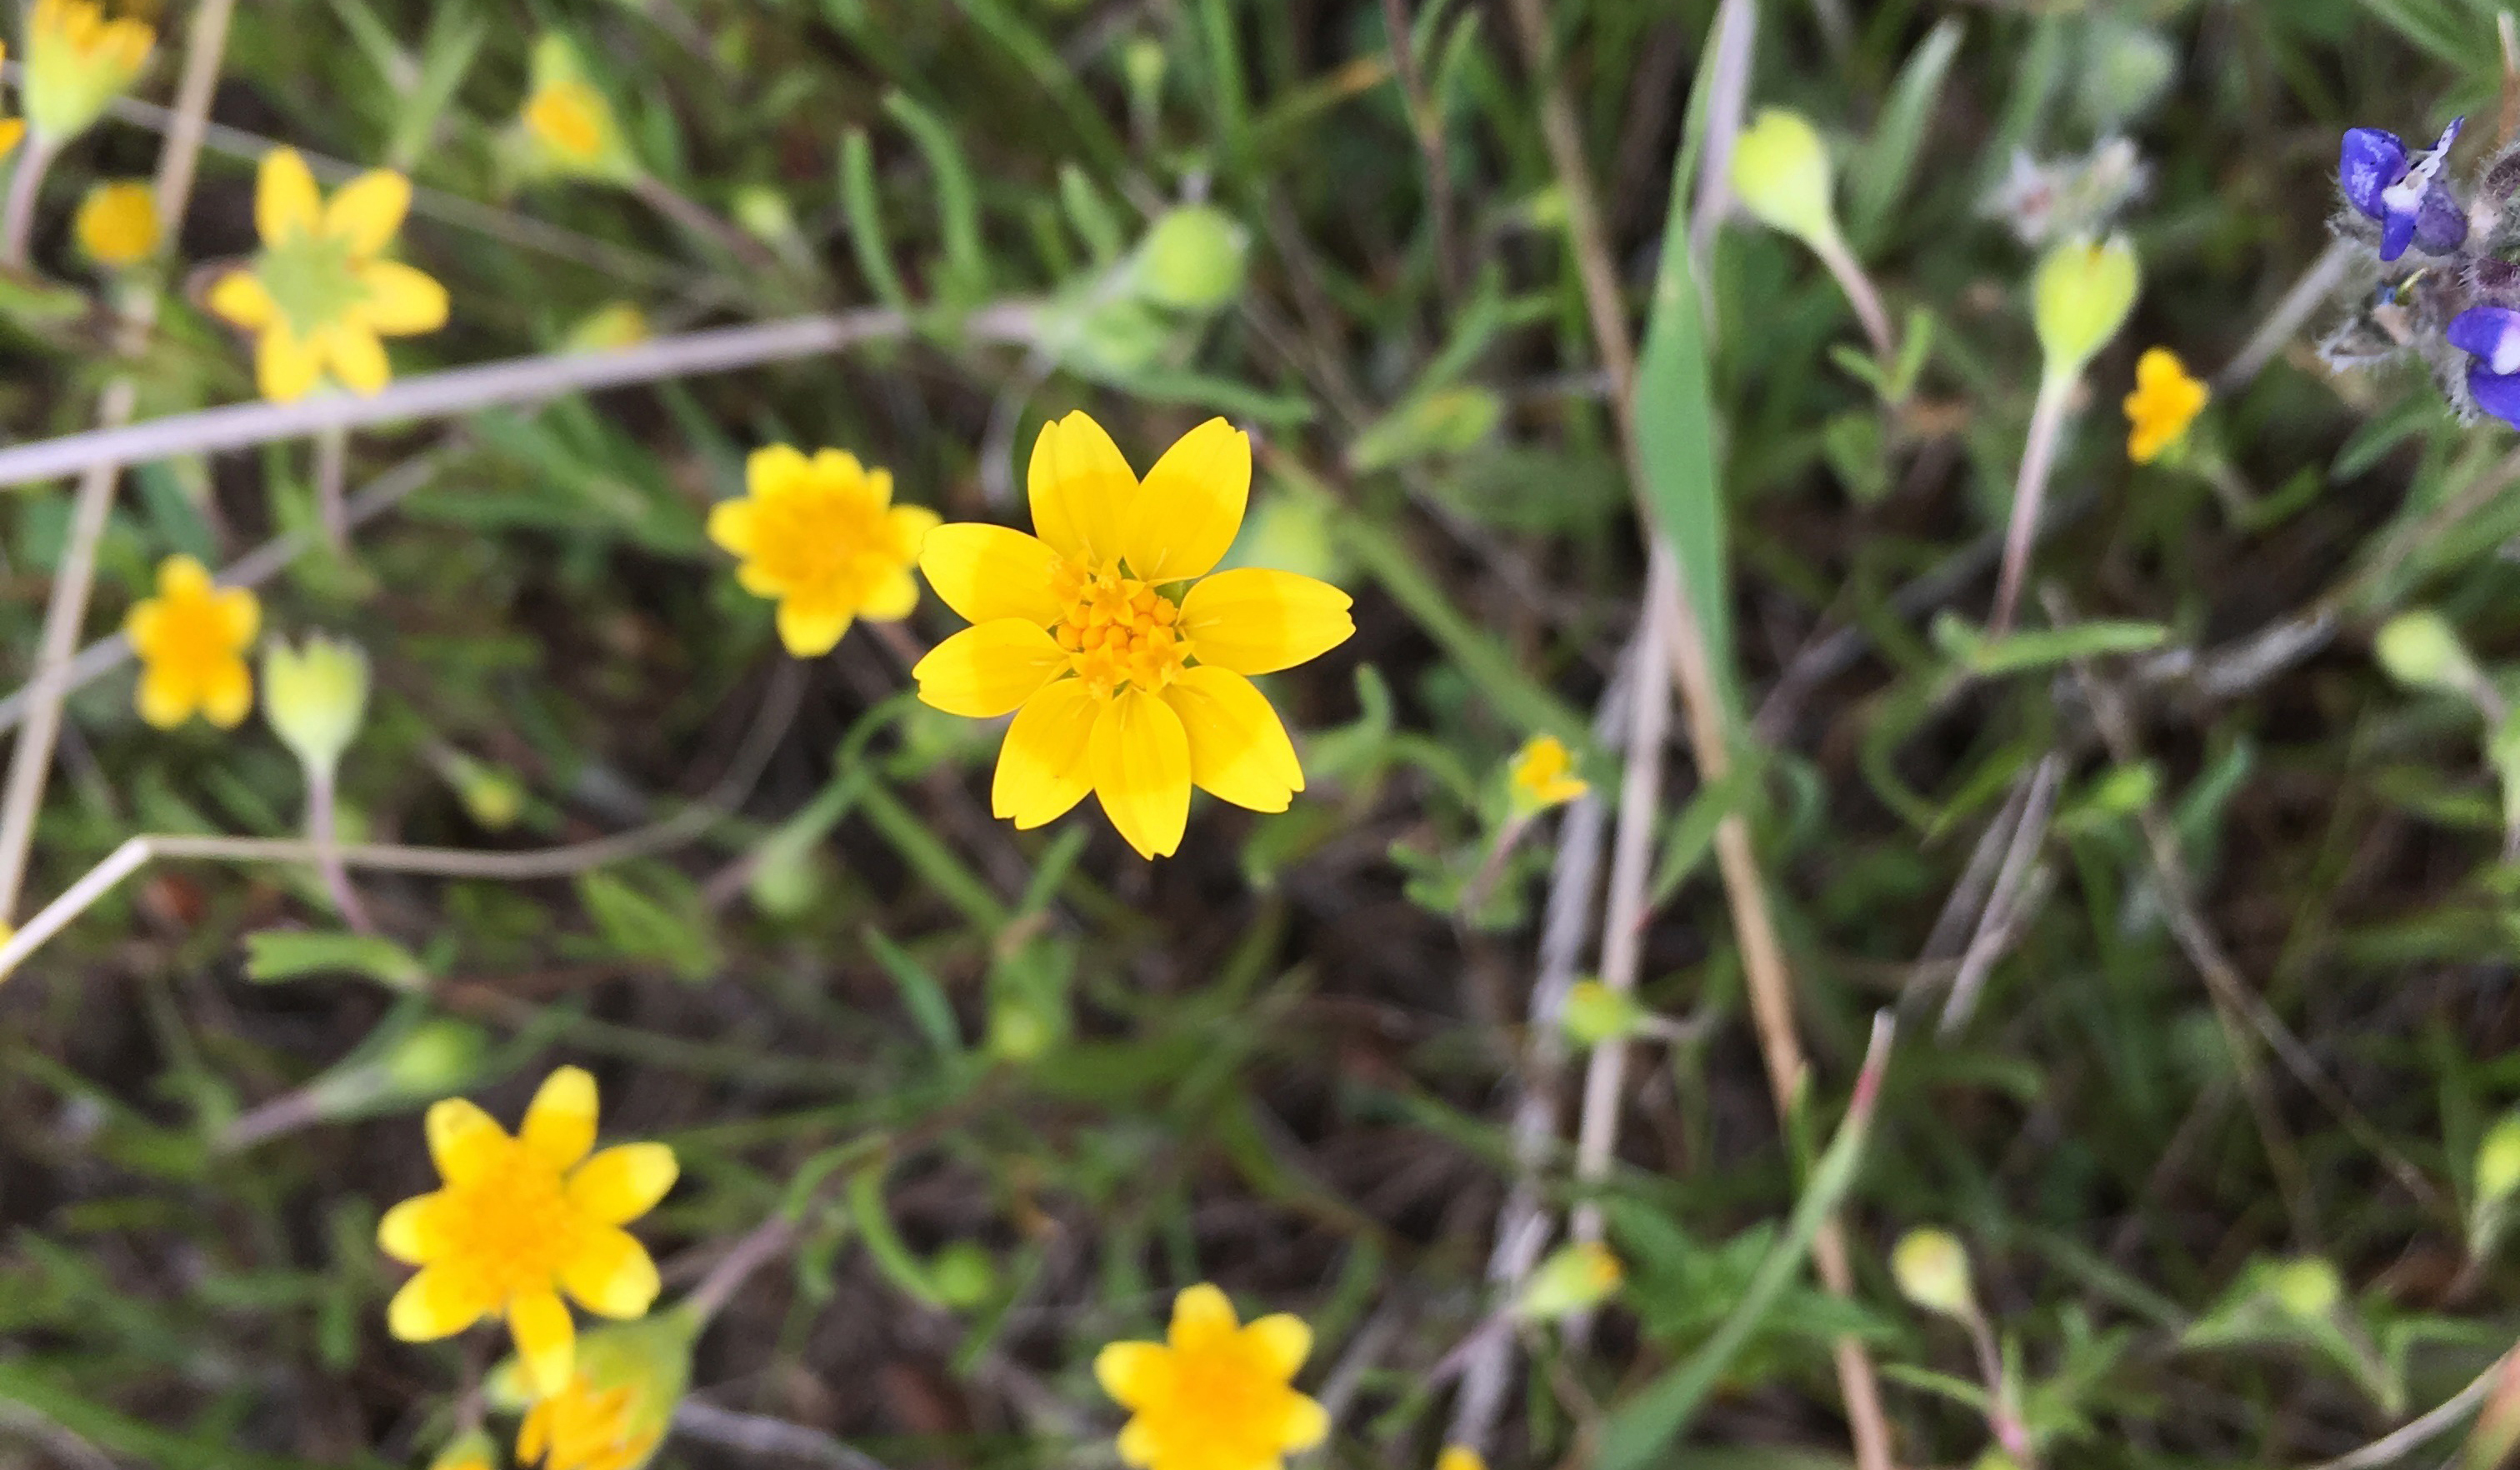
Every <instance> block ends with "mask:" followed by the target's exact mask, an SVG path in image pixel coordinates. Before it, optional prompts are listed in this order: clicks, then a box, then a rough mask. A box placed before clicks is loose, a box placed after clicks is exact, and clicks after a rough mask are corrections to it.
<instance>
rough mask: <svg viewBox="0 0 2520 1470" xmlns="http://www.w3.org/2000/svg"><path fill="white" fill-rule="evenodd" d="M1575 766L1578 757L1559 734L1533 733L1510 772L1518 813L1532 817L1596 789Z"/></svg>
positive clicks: (1515, 813)
mask: <svg viewBox="0 0 2520 1470" xmlns="http://www.w3.org/2000/svg"><path fill="white" fill-rule="evenodd" d="M1574 769H1575V757H1574V756H1573V755H1571V754H1569V753H1568V751H1567V749H1566V742H1565V741H1563V740H1560V739H1559V738H1557V736H1555V735H1533V736H1532V737H1531V738H1530V739H1528V740H1525V741H1524V742H1523V745H1522V749H1521V750H1519V751H1517V752H1515V754H1514V758H1513V767H1512V769H1511V771H1510V772H1509V773H1508V775H1509V777H1510V780H1511V797H1512V803H1513V811H1514V815H1516V816H1518V817H1529V816H1532V815H1535V814H1537V813H1540V812H1546V811H1548V810H1549V809H1550V808H1551V807H1560V806H1564V805H1565V804H1566V803H1568V802H1570V801H1573V800H1574V799H1575V798H1576V797H1578V796H1581V795H1583V794H1584V793H1585V792H1587V791H1590V790H1592V789H1593V784H1592V782H1590V781H1588V780H1584V779H1583V778H1582V777H1580V776H1577V775H1575V774H1574Z"/></svg>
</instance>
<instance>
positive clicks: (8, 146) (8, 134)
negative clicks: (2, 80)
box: [0, 45, 26, 157]
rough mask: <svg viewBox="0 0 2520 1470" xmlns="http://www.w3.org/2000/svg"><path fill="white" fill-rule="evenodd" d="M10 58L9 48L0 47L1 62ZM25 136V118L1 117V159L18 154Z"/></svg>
mask: <svg viewBox="0 0 2520 1470" xmlns="http://www.w3.org/2000/svg"><path fill="white" fill-rule="evenodd" d="M8 56H9V48H8V47H7V46H5V45H0V61H5V60H7V59H8ZM25 136H26V119H25V118H23V117H0V157H7V156H9V155H10V154H12V153H14V152H16V151H17V148H18V142H19V140H20V139H22V138H23V137H25Z"/></svg>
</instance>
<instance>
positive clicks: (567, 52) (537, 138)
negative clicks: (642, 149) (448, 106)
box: [514, 33, 641, 184]
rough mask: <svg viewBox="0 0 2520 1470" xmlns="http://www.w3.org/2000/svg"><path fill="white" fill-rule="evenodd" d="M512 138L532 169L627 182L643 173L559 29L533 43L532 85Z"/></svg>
mask: <svg viewBox="0 0 2520 1470" xmlns="http://www.w3.org/2000/svg"><path fill="white" fill-rule="evenodd" d="M514 136H515V137H516V138H517V150H518V152H519V154H520V155H521V156H522V158H523V160H524V162H525V166H526V167H527V168H528V170H530V171H531V172H534V173H538V174H551V175H558V176H561V177H565V178H581V179H595V180H600V181H602V182H605V183H611V184H627V183H630V182H632V181H633V180H635V179H637V178H638V177H639V174H640V172H641V169H640V167H639V160H638V159H637V157H635V156H633V155H632V154H631V152H630V143H629V139H628V137H627V136H626V135H625V134H624V133H623V132H622V129H621V121H620V119H619V118H618V117H616V116H615V115H614V114H613V111H612V104H611V102H610V101H609V100H608V99H607V98H606V97H605V95H604V94H603V93H602V92H600V91H597V90H596V88H595V85H594V84H593V83H592V82H590V81H589V80H587V76H586V67H585V65H584V64H583V63H582V62H580V61H579V59H578V55H577V51H576V49H575V48H574V47H572V46H570V45H569V43H568V38H567V37H565V36H562V35H559V34H556V33H555V34H549V35H545V36H543V37H542V38H541V39H540V40H538V41H536V42H535V43H534V56H533V87H532V90H531V91H529V92H528V93H526V95H525V102H524V107H523V108H522V110H521V111H519V112H518V113H517V129H516V132H515V134H514Z"/></svg>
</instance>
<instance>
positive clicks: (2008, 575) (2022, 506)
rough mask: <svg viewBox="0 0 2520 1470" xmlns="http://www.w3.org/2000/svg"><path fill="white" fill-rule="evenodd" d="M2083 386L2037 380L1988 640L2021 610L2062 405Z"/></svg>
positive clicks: (2057, 378)
mask: <svg viewBox="0 0 2520 1470" xmlns="http://www.w3.org/2000/svg"><path fill="white" fill-rule="evenodd" d="M2081 381H2082V375H2081V374H2079V373H2049V374H2048V375H2047V376H2046V377H2044V378H2042V379H2040V380H2039V402H2038V404H2037V406H2036V407H2034V408H2033V409H2032V410H2031V411H2030V434H2029V437H2028V439H2027V440H2026V442H2024V443H2023V445H2022V448H2021V478H2020V479H2019V480H2017V481H2016V482H2015V483H2014V484H2013V487H2012V519H2011V521H2010V522H2009V523H2008V524H2007V525H2006V526H2005V527H2004V532H2003V571H2002V572H2001V573H1999V574H1998V576H1997V578H1996V583H1995V611H1994V612H1993V613H1992V614H1990V615H1989V616H1988V618H1987V620H1986V632H1987V636H1988V637H1989V638H2002V637H2003V635H2005V634H2006V633H2009V632H2011V631H2012V616H2013V613H2014V612H2016V611H2017V610H2018V609H2019V608H2020V605H2021V585H2022V581H2023V579H2024V578H2025V577H2027V576H2028V575H2029V571H2030V552H2031V548H2032V547H2033V546H2034V545H2035V544H2036V543H2037V542H2038V540H2039V510H2040V506H2041V504H2042V503H2043V502H2045V501H2046V500H2047V498H2048V475H2049V473H2050V472H2051V471H2053V469H2054V468H2055V465H2056V441H2057V440H2058V439H2059V438H2061V437H2063V435H2064V431H2065V406H2066V404H2067V403H2068V402H2069V401H2071V400H2072V398H2073V396H2074V389H2075V387H2076V385H2077V384H2079V383H2080V382H2081Z"/></svg>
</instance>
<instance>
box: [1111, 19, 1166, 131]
mask: <svg viewBox="0 0 2520 1470" xmlns="http://www.w3.org/2000/svg"><path fill="white" fill-rule="evenodd" d="M1120 75H1121V77H1122V78H1123V79H1124V80H1126V81H1127V82H1128V85H1129V111H1131V112H1132V113H1133V114H1135V115H1136V116H1137V117H1138V118H1139V119H1141V120H1142V121H1144V122H1148V123H1151V122H1152V121H1153V119H1154V115H1155V108H1156V107H1157V105H1158V104H1160V103H1161V102H1162V100H1163V93H1164V43H1163V42H1161V41H1158V40H1156V39H1155V38H1154V37H1153V36H1144V35H1140V36H1131V37H1129V39H1128V40H1127V41H1125V42H1123V43H1121V46H1120Z"/></svg>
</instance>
